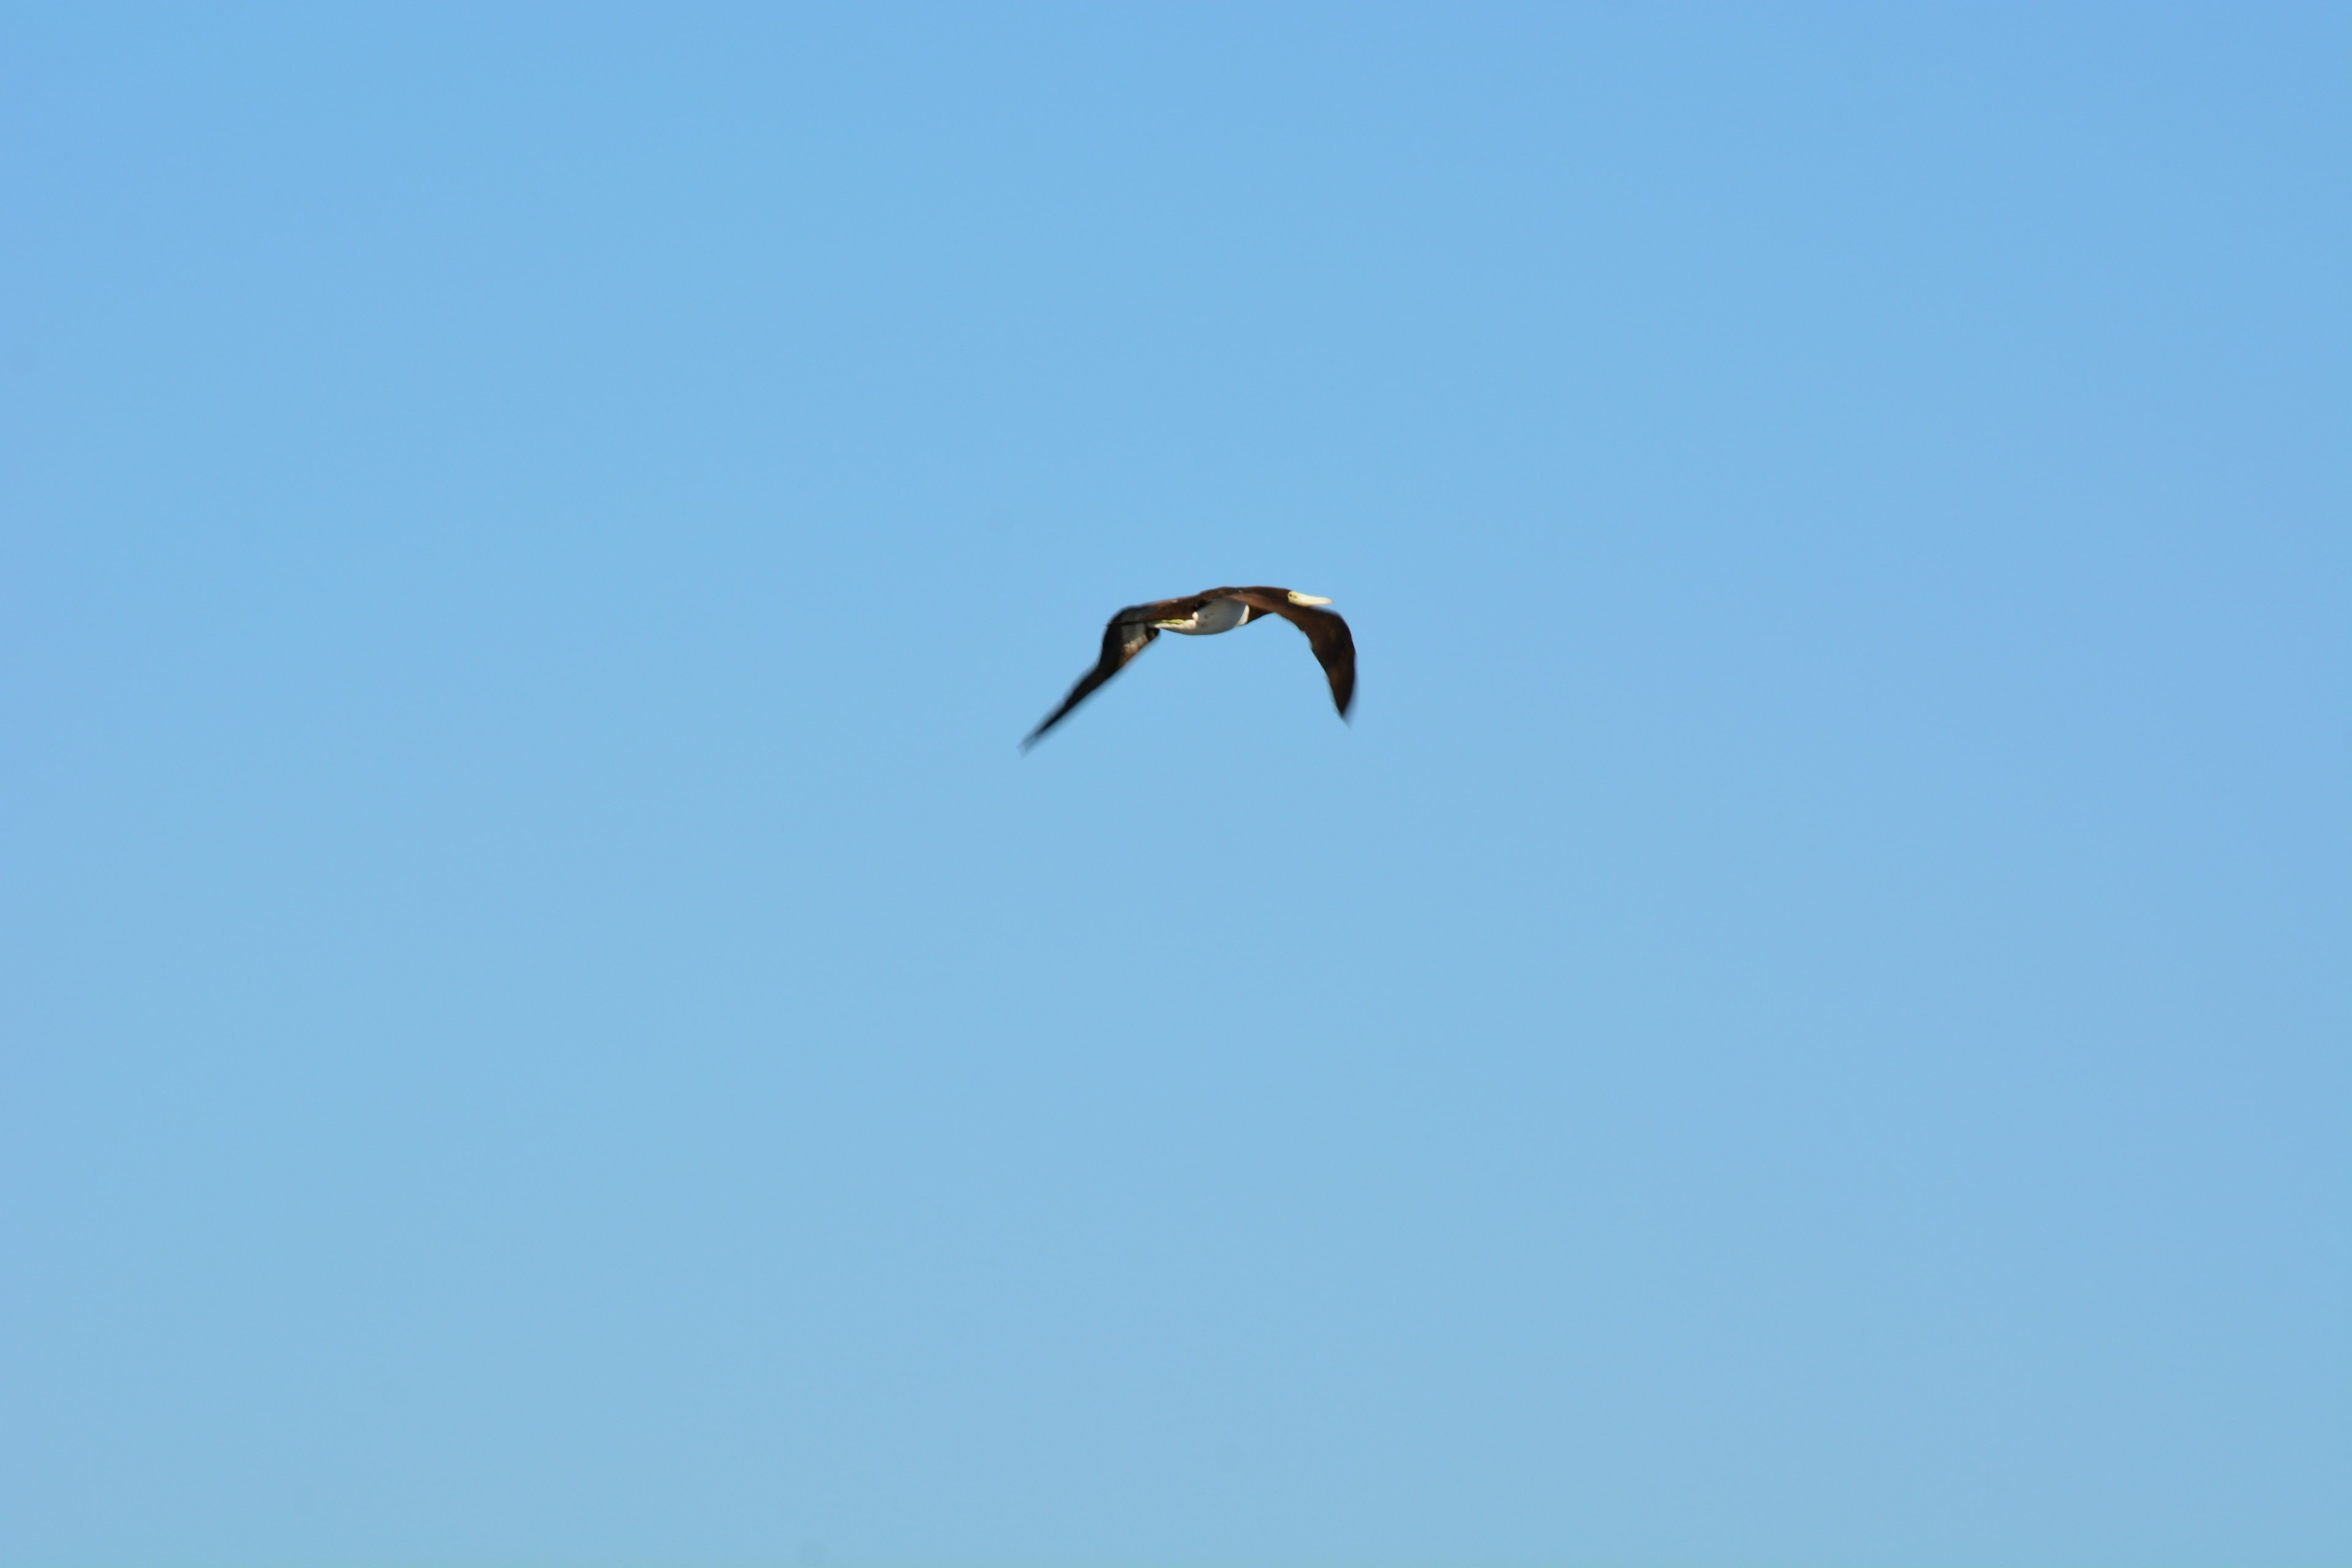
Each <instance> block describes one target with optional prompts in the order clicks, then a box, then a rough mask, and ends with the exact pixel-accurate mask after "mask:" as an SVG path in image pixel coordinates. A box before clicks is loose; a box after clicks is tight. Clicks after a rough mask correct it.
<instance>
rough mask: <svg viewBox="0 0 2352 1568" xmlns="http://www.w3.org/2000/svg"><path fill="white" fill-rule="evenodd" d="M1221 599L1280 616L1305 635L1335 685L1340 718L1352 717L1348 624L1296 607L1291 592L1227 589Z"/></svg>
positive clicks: (1352, 652)
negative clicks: (1349, 713) (1350, 707)
mask: <svg viewBox="0 0 2352 1568" xmlns="http://www.w3.org/2000/svg"><path fill="white" fill-rule="evenodd" d="M1218 596H1219V597H1221V598H1227V599H1239V600H1240V601H1241V602H1242V603H1243V604H1244V605H1249V606H1250V608H1252V609H1254V610H1258V611H1262V612H1264V613H1265V614H1267V615H1272V616H1281V617H1282V618H1283V619H1284V620H1286V621H1288V622H1289V623H1290V624H1291V625H1292V626H1297V628H1298V629H1299V630H1300V631H1302V632H1305V633H1306V634H1307V647H1311V648H1313V649H1314V650H1315V662H1316V663H1318V664H1319V665H1321V666H1322V667H1323V677H1324V679H1327V680H1328V681H1329V682H1330V683H1331V701H1332V703H1333V705H1334V706H1336V707H1337V708H1338V709H1339V717H1340V718H1342V719H1345V718H1346V717H1347V716H1348V705H1349V703H1351V702H1353V701H1355V700H1356V637H1355V634H1354V633H1352V632H1350V631H1349V629H1348V623H1347V622H1346V621H1345V620H1343V619H1341V618H1340V617H1339V616H1338V615H1337V614H1335V613H1333V612H1332V611H1329V610H1318V609H1316V608H1315V607H1314V606H1313V605H1294V604H1292V603H1291V602H1290V591H1289V590H1288V589H1287V588H1224V589H1220V590H1219V591H1218Z"/></svg>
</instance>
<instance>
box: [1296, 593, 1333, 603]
mask: <svg viewBox="0 0 2352 1568" xmlns="http://www.w3.org/2000/svg"><path fill="white" fill-rule="evenodd" d="M1290 602H1291V603H1292V604H1294V605H1328V604H1329V603H1330V602H1331V601H1330V600H1328V599H1318V598H1317V597H1316V596H1315V595H1312V594H1301V593H1299V592H1297V590H1296V589H1293V590H1291V591H1290Z"/></svg>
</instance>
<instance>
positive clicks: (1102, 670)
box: [1021, 595, 1204, 752]
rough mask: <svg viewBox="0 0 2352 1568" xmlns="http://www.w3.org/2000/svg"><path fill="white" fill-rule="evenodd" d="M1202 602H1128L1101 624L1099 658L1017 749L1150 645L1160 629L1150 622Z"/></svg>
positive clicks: (1177, 617) (1026, 745)
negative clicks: (1103, 624) (1104, 624)
mask: <svg viewBox="0 0 2352 1568" xmlns="http://www.w3.org/2000/svg"><path fill="white" fill-rule="evenodd" d="M1203 602H1204V601H1202V599H1201V598H1200V596H1199V595H1194V596H1192V598H1187V599H1161V600H1159V601H1158V602H1156V603H1154V604H1150V605H1129V606H1128V607H1127V608H1125V609H1123V610H1121V611H1120V612H1119V613H1118V614H1117V615H1115V616H1112V617H1111V618H1110V621H1109V623H1108V625H1106V626H1104V627H1103V640H1102V657H1101V658H1098V659H1097V660H1096V661H1095V667H1094V668H1092V669H1090V670H1088V671H1087V672H1086V673H1085V674H1084V675H1082V676H1080V677H1078V683H1077V684H1076V686H1073V687H1071V688H1070V694H1069V695H1068V696H1067V697H1065V698H1063V699H1062V705H1061V706H1060V707H1059V708H1056V709H1055V710H1053V711H1052V712H1051V713H1048V714H1046V715H1045V722H1044V723H1042V724H1040V725H1038V726H1037V727H1036V728H1035V729H1034V730H1032V731H1029V734H1028V736H1027V738H1026V739H1024V740H1023V742H1021V749H1022V750H1023V751H1024V752H1025V751H1027V750H1028V749H1029V748H1030V747H1032V746H1034V745H1035V744H1036V743H1037V740H1038V737H1040V736H1041V735H1043V734H1045V731H1048V730H1050V729H1052V728H1053V727H1054V726H1055V725H1056V724H1058V723H1060V722H1061V721H1063V719H1064V718H1065V717H1066V716H1067V715H1068V713H1069V711H1070V710H1071V709H1073V708H1076V706H1077V705H1078V704H1079V703H1081V702H1084V701H1085V700H1087V698H1089V697H1091V696H1093V695H1094V692H1095V688H1096V687H1097V686H1100V685H1101V684H1102V683H1103V682H1104V681H1106V680H1108V679H1110V678H1111V677H1112V676H1114V675H1117V674H1118V672H1119V671H1120V670H1122V669H1125V668H1127V664H1128V660H1129V659H1131V658H1134V657H1135V656H1136V655H1137V654H1139V653H1141V652H1142V651H1143V650H1144V649H1145V648H1147V647H1150V646H1151V639H1152V638H1154V637H1158V636H1159V635H1160V628H1159V627H1157V626H1152V625H1151V624H1150V623H1151V622H1153V621H1173V620H1181V619H1182V618H1183V617H1184V616H1189V615H1191V614H1192V611H1193V610H1195V609H1197V608H1199V607H1200V605H1201V604H1202V603H1203Z"/></svg>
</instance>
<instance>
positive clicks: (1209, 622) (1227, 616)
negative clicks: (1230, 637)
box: [1160, 599, 1249, 637]
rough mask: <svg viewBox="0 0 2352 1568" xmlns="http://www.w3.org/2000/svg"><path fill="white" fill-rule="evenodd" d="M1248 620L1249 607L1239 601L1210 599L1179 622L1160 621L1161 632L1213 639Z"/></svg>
mask: <svg viewBox="0 0 2352 1568" xmlns="http://www.w3.org/2000/svg"><path fill="white" fill-rule="evenodd" d="M1247 619H1249V606H1248V605H1244V604H1243V603H1242V602H1241V601H1240V600H1239V599H1212V600H1210V601H1209V602H1208V603H1207V604H1205V605H1202V606H1201V607H1200V608H1199V609H1197V610H1195V611H1193V612H1192V615H1190V616H1187V617H1186V618H1184V619H1183V620H1181V621H1162V622H1160V629H1162V630H1163V631H1171V632H1181V633H1183V634H1184V635H1185V636H1186V637H1213V636H1214V635H1215V634H1216V633H1218V632H1229V631H1232V630H1233V629H1234V627H1235V626H1240V625H1241V624H1242V623H1243V622H1244V621H1245V620H1247Z"/></svg>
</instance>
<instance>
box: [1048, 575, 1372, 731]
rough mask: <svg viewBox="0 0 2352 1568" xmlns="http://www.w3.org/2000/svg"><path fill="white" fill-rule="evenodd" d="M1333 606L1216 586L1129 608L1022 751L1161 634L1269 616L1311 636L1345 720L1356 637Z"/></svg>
mask: <svg viewBox="0 0 2352 1568" xmlns="http://www.w3.org/2000/svg"><path fill="white" fill-rule="evenodd" d="M1329 603H1330V601H1329V600H1328V599H1318V598H1315V597H1314V596H1312V595H1307V594H1297V593H1294V592H1292V591H1291V590H1290V589H1288V588H1212V589H1210V590H1209V591H1208V592H1206V593H1204V594H1192V595H1186V596H1185V597H1183V598H1181V599H1158V600H1154V601H1153V602H1152V603H1150V604H1149V605H1129V606H1128V607H1127V608H1125V609H1123V610H1121V611H1119V613H1118V614H1117V615H1115V616H1112V617H1111V618H1110V621H1109V623H1108V625H1106V626H1104V627H1103V640H1102V657H1101V658H1098V659H1097V660H1096V661H1095V667H1094V668H1092V669H1090V670H1088V671H1087V672H1086V674H1084V675H1082V676H1080V677H1079V678H1078V683H1077V684H1076V686H1073V687H1071V688H1070V694H1069V695H1068V696H1067V697H1065V698H1063V699H1062V705H1061V706H1060V707H1059V708H1056V709H1055V710H1053V711H1052V712H1051V713H1048V714H1047V715H1045V722H1044V723H1042V724H1040V725H1038V726H1037V727H1036V728H1035V729H1034V730H1032V731H1029V734H1028V738H1027V739H1025V740H1024V741H1023V742H1021V749H1022V750H1023V751H1027V750H1028V749H1029V748H1030V747H1031V746H1034V745H1035V744H1036V743H1037V740H1038V737H1040V736H1042V735H1043V734H1045V731H1048V730H1050V729H1052V728H1053V727H1054V726H1055V725H1056V724H1058V723H1060V722H1061V721H1062V720H1063V719H1064V717H1065V716H1066V715H1067V714H1068V713H1069V711H1070V710H1071V709H1073V708H1076V706H1077V705H1078V704H1079V703H1081V702H1084V701H1085V700H1087V698H1088V697H1091V696H1092V695H1094V691H1095V689H1096V688H1097V687H1098V686H1100V685H1101V684H1102V683H1103V682H1104V681H1106V680H1108V679H1110V678H1111V677H1112V676H1114V675H1117V674H1118V672H1119V671H1120V670H1122V669H1125V668H1127V666H1128V661H1129V660H1130V659H1132V658H1135V656H1136V655H1137V654H1139V653H1141V652H1142V651H1143V650H1144V649H1145V648H1147V647H1150V646H1151V642H1152V639H1153V638H1154V637H1158V636H1159V635H1160V633H1161V632H1163V631H1172V632H1181V633H1183V634H1185V635H1187V636H1192V637H1210V636H1214V635H1215V634H1217V633H1219V632H1228V631H1232V630H1233V629H1234V627H1236V626H1247V625H1248V624H1249V623H1250V622H1252V621H1254V620H1257V619H1259V618H1261V617H1263V616H1281V617H1282V618H1283V619H1284V620H1286V621H1288V622H1289V623H1290V624H1291V625H1292V626H1297V628H1298V629H1299V630H1300V631H1302V632H1305V633H1306V634H1307V647H1310V648H1312V649H1314V651H1315V658H1316V662H1318V664H1320V665H1322V667H1323V674H1324V676H1325V677H1326V678H1327V679H1328V680H1329V681H1330V683H1331V701H1332V704H1333V706H1335V707H1337V708H1338V709H1339V717H1340V718H1342V719H1345V718H1346V717H1347V716H1348V707H1349V704H1350V703H1352V702H1353V701H1355V700H1356V639H1355V637H1353V635H1351V634H1350V633H1349V630H1348V623H1347V622H1346V621H1344V620H1342V619H1340V618H1339V616H1337V615H1334V614H1333V613H1332V612H1331V611H1329V610H1324V609H1318V608H1316V606H1317V605H1328V604H1329Z"/></svg>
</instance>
